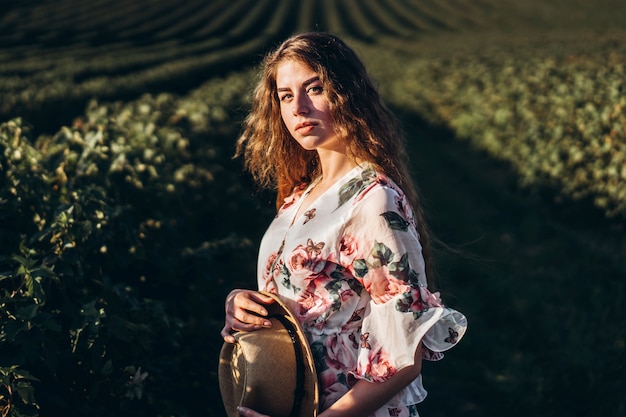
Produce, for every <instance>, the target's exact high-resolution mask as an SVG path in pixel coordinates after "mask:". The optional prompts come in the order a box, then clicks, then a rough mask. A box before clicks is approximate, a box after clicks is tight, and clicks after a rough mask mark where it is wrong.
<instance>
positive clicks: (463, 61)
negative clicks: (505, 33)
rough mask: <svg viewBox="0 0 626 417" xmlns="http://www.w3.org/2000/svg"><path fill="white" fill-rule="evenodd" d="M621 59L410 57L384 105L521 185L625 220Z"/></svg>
mask: <svg viewBox="0 0 626 417" xmlns="http://www.w3.org/2000/svg"><path fill="white" fill-rule="evenodd" d="M625 58H626V57H625V56H624V55H623V54H620V53H615V52H612V51H611V50H610V49H603V50H602V52H598V53H595V54H593V55H589V54H582V55H570V56H565V57H562V58H558V57H552V58H546V57H532V56H516V55H513V54H498V55H496V56H480V55H477V56H474V57H467V56H465V57H460V56H459V57H452V58H436V59H429V60H414V61H413V62H410V63H408V64H407V65H406V66H405V67H404V68H405V71H404V72H403V73H401V74H397V77H396V80H397V81H396V82H395V83H394V86H393V87H390V90H391V95H392V96H393V100H394V101H395V102H396V103H398V104H400V105H402V106H408V107H410V108H411V109H413V110H414V111H417V112H418V113H420V114H422V115H424V116H426V117H428V118H430V120H431V121H433V122H435V123H440V124H444V125H446V126H449V127H450V128H452V129H453V130H454V131H455V133H456V134H457V135H458V136H459V137H460V138H464V139H467V140H469V141H470V142H471V143H472V144H474V145H475V146H476V147H478V148H480V149H484V150H486V151H487V152H488V153H489V154H490V155H491V156H493V157H496V158H498V159H502V160H505V161H507V162H509V163H510V164H511V165H512V166H513V168H514V169H515V171H516V172H517V174H518V175H519V178H520V182H521V183H522V184H523V185H548V186H551V187H555V188H556V189H558V190H560V193H561V194H562V195H563V196H564V197H566V198H571V199H574V200H576V199H584V198H590V199H593V201H594V202H595V205H596V206H597V207H599V208H600V209H601V210H603V211H604V212H605V213H606V215H607V216H609V217H617V216H624V215H626V94H625V92H626V83H625V81H624V80H625V79H626V59H625Z"/></svg>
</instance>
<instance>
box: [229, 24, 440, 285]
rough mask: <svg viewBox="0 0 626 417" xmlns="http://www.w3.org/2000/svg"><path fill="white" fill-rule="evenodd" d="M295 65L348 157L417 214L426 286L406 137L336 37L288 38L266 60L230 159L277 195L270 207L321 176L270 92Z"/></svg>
mask: <svg viewBox="0 0 626 417" xmlns="http://www.w3.org/2000/svg"><path fill="white" fill-rule="evenodd" d="M286 60H294V61H298V62H300V63H302V64H304V65H306V66H308V67H309V68H311V70H313V71H314V72H315V73H317V75H318V76H319V78H320V81H321V83H322V88H323V91H324V93H325V94H326V97H327V100H328V103H329V109H330V113H331V117H332V119H333V125H334V126H335V129H336V130H337V133H338V134H339V135H340V137H341V138H342V139H343V140H345V142H346V144H347V150H348V154H349V156H350V157H352V158H353V159H354V160H358V161H367V162H369V163H371V164H372V165H373V166H374V167H375V168H376V169H377V170H379V171H380V172H383V173H384V174H385V175H387V176H388V177H389V178H391V179H392V180H393V181H394V182H395V183H396V184H398V186H399V187H400V188H401V189H402V190H403V191H404V193H405V194H406V196H407V198H408V199H409V202H410V203H411V205H412V208H413V210H414V211H415V217H416V218H415V220H416V223H417V231H418V233H419V235H420V242H421V244H422V249H423V255H424V260H425V262H426V274H427V277H428V279H429V281H430V280H431V275H432V272H433V271H432V265H431V264H432V262H431V259H430V258H431V255H430V237H429V232H428V228H427V226H426V223H425V221H424V215H423V211H422V207H421V205H420V202H419V196H418V192H417V189H416V186H415V184H414V183H413V181H412V179H411V176H410V173H409V169H408V163H407V162H408V161H407V159H406V158H407V152H406V150H405V139H404V134H403V132H402V131H401V129H400V127H399V124H398V122H397V119H396V118H395V117H394V115H393V114H392V113H391V111H390V110H389V109H388V108H387V107H386V106H385V104H384V103H383V102H382V100H381V97H380V95H379V94H378V91H377V90H376V88H375V87H374V84H373V82H372V80H371V79H370V77H369V76H368V74H367V71H366V69H365V66H364V65H363V63H362V62H361V60H360V59H359V57H358V56H357V55H356V54H355V52H354V51H353V50H352V49H351V48H350V47H349V46H348V45H346V44H345V43H344V42H343V41H342V40H341V39H339V38H338V37H336V36H334V35H331V34H328V33H323V32H309V33H303V34H299V35H296V36H293V37H291V38H289V39H287V40H286V41H284V42H283V43H282V44H281V45H280V46H279V47H278V48H277V49H276V50H274V51H273V52H271V53H269V54H268V55H267V56H266V57H265V59H264V61H263V63H262V71H261V78H260V80H259V82H258V84H257V86H256V89H255V91H254V96H253V102H252V111H251V112H250V114H249V115H248V117H247V118H246V119H245V121H244V125H243V132H242V135H241V137H240V138H239V140H238V141H237V151H236V156H240V155H243V157H244V164H245V167H246V169H247V170H248V171H250V173H251V174H252V176H253V178H254V179H255V180H256V181H257V183H258V184H259V185H260V186H262V187H265V188H272V189H276V190H278V196H277V201H276V204H277V206H280V205H281V204H282V202H283V199H284V198H285V197H286V196H287V195H288V194H290V193H291V192H292V190H293V188H294V187H295V186H297V185H300V184H302V183H309V182H311V181H312V180H313V179H314V178H316V177H317V176H318V175H320V173H321V172H320V164H319V160H318V155H317V152H316V151H307V150H305V149H303V148H302V147H301V146H300V145H299V144H298V143H297V142H296V141H295V140H294V139H293V137H292V136H291V134H290V133H289V131H288V130H287V128H286V127H285V125H284V123H283V120H282V117H281V113H280V103H279V100H278V95H277V91H276V90H277V89H276V69H277V67H278V65H279V64H280V63H282V62H284V61H286Z"/></svg>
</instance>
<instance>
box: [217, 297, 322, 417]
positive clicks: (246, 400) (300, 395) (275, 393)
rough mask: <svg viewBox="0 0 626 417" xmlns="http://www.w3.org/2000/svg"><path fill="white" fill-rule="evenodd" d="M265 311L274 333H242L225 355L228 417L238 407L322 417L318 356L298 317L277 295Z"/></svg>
mask: <svg viewBox="0 0 626 417" xmlns="http://www.w3.org/2000/svg"><path fill="white" fill-rule="evenodd" d="M261 294H263V295H266V296H269V297H272V298H273V299H274V302H273V303H271V304H268V305H265V307H266V309H267V310H268V315H267V318H268V319H269V320H270V321H271V322H272V326H271V327H269V328H263V329H260V330H256V331H251V332H236V333H235V334H234V336H235V340H236V342H235V343H224V345H223V346H222V350H221V352H220V362H219V370H218V372H219V385H220V391H221V394H222V401H223V403H224V408H225V409H226V413H227V415H228V417H237V416H239V413H238V412H237V407H238V406H245V407H249V408H252V409H253V410H255V411H258V412H260V413H263V414H267V415H270V416H272V417H305V416H306V417H311V416H317V412H318V406H319V384H318V380H317V373H316V370H315V362H314V359H313V354H312V352H311V348H310V346H309V343H308V340H307V338H306V335H305V334H304V331H303V330H302V327H301V326H300V323H299V321H298V319H297V318H296V316H295V315H294V314H293V313H292V312H291V311H290V310H289V308H288V307H287V305H286V304H285V303H284V302H283V301H282V300H281V299H280V298H279V297H278V296H277V295H276V294H272V293H268V292H262V293H261Z"/></svg>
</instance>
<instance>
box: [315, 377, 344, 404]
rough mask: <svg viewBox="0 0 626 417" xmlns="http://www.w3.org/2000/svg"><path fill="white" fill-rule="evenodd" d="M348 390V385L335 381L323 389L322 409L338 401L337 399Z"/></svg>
mask: <svg viewBox="0 0 626 417" xmlns="http://www.w3.org/2000/svg"><path fill="white" fill-rule="evenodd" d="M346 392H348V387H347V386H345V385H344V384H342V383H341V382H335V383H334V384H332V385H330V386H329V387H327V388H323V391H322V401H321V403H322V407H321V408H322V409H326V408H328V407H330V406H331V405H333V404H334V403H336V402H337V400H338V399H339V398H341V397H343V396H344V395H345V393H346Z"/></svg>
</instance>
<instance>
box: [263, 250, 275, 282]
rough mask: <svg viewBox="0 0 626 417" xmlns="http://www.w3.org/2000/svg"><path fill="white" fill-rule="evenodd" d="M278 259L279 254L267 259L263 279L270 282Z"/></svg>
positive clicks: (273, 254)
mask: <svg viewBox="0 0 626 417" xmlns="http://www.w3.org/2000/svg"><path fill="white" fill-rule="evenodd" d="M277 257H278V252H274V253H272V254H271V255H270V256H268V257H267V260H266V261H265V269H264V270H263V279H265V280H268V279H269V278H271V275H272V267H273V266H274V262H276V258H277Z"/></svg>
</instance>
